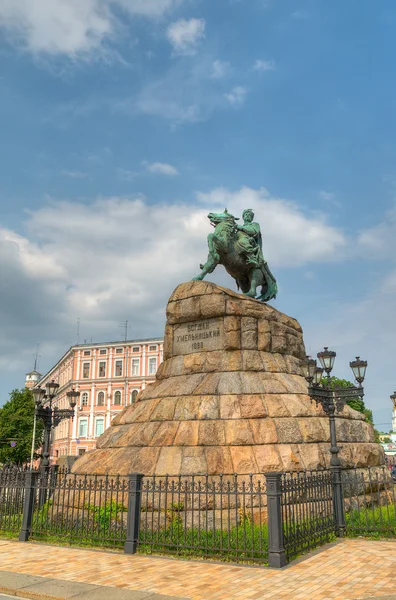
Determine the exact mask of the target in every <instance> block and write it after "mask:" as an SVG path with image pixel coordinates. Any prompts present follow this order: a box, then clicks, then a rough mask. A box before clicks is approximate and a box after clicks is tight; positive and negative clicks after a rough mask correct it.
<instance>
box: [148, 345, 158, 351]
mask: <svg viewBox="0 0 396 600" xmlns="http://www.w3.org/2000/svg"><path fill="white" fill-rule="evenodd" d="M156 350H157V346H149V352H156Z"/></svg>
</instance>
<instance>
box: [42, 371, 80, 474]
mask: <svg viewBox="0 0 396 600" xmlns="http://www.w3.org/2000/svg"><path fill="white" fill-rule="evenodd" d="M45 387H46V389H43V388H41V387H36V388H33V389H32V393H33V398H34V402H35V409H34V416H35V420H37V419H41V420H42V422H43V424H44V443H43V458H42V459H41V462H40V468H42V469H43V470H46V469H48V467H49V464H50V461H49V457H50V445H51V432H52V429H54V428H55V427H57V426H58V425H59V423H60V422H61V421H63V420H64V419H70V418H71V419H73V418H74V407H75V406H76V404H77V400H78V398H79V396H80V392H76V391H75V390H74V389H72V390H70V391H69V392H67V393H66V396H67V398H68V400H69V404H70V409H69V408H63V409H61V408H58V407H57V406H55V403H54V399H55V397H56V395H57V392H58V389H59V384H58V383H56V382H55V381H54V380H52V381H50V382H48V383H47V385H46V386H45Z"/></svg>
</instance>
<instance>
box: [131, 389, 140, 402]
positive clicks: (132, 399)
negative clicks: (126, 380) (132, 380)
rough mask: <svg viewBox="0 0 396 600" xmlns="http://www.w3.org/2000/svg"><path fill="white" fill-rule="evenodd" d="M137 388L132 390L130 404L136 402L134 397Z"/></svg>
mask: <svg viewBox="0 0 396 600" xmlns="http://www.w3.org/2000/svg"><path fill="white" fill-rule="evenodd" d="M138 393H139V392H138V390H133V392H132V394H131V404H134V403H135V402H136V398H137V397H138Z"/></svg>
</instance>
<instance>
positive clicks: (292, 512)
mask: <svg viewBox="0 0 396 600" xmlns="http://www.w3.org/2000/svg"><path fill="white" fill-rule="evenodd" d="M336 475H337V477H335V474H334V471H333V472H331V471H329V470H327V471H309V472H298V473H266V474H265V475H219V476H209V475H195V476H194V475H192V476H187V477H185V476H177V477H170V476H164V477H157V476H144V475H142V474H139V473H133V474H130V475H129V476H128V477H125V478H124V477H121V476H111V475H104V476H98V475H95V476H94V475H75V474H71V473H69V472H68V471H60V470H57V469H50V470H47V471H40V472H38V471H25V470H22V469H18V468H15V467H13V468H3V469H2V470H1V471H0V535H1V536H3V537H17V536H18V534H19V539H20V540H21V541H26V540H28V539H33V540H36V541H45V542H52V543H57V544H77V545H89V546H101V547H110V548H119V549H124V551H125V552H127V553H135V552H140V553H146V554H172V555H177V556H182V557H188V556H194V557H202V558H217V559H220V560H228V561H233V562H238V563H244V562H248V563H258V564H268V565H269V566H273V567H282V566H284V565H285V564H286V563H287V562H288V561H290V560H292V559H293V558H295V557H296V556H298V555H300V554H303V553H305V552H307V551H309V550H311V549H313V548H315V547H317V546H319V545H320V544H324V543H326V542H329V541H331V540H332V539H334V538H335V535H339V536H342V535H343V534H344V532H345V529H346V534H347V535H349V536H356V535H363V536H368V537H381V536H382V537H383V536H386V537H396V491H395V488H394V482H393V481H392V478H391V475H390V472H389V470H388V469H386V468H384V469H382V470H381V469H378V468H376V469H372V470H371V469H364V470H363V469H360V470H359V469H357V470H355V471H349V472H347V471H345V472H343V473H342V478H341V477H338V475H340V473H338V474H336ZM341 480H342V483H341V484H340V481H341ZM337 485H338V486H340V485H341V492H342V493H341V500H342V502H341V510H339V511H338V512H337V511H335V500H334V498H335V496H334V490H335V488H336V486H337ZM344 509H345V510H344ZM335 512H336V513H337V514H335Z"/></svg>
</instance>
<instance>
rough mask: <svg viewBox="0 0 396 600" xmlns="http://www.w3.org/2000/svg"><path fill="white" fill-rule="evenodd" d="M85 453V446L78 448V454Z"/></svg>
mask: <svg viewBox="0 0 396 600" xmlns="http://www.w3.org/2000/svg"><path fill="white" fill-rule="evenodd" d="M83 454H85V448H79V449H78V456H82V455H83Z"/></svg>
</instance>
